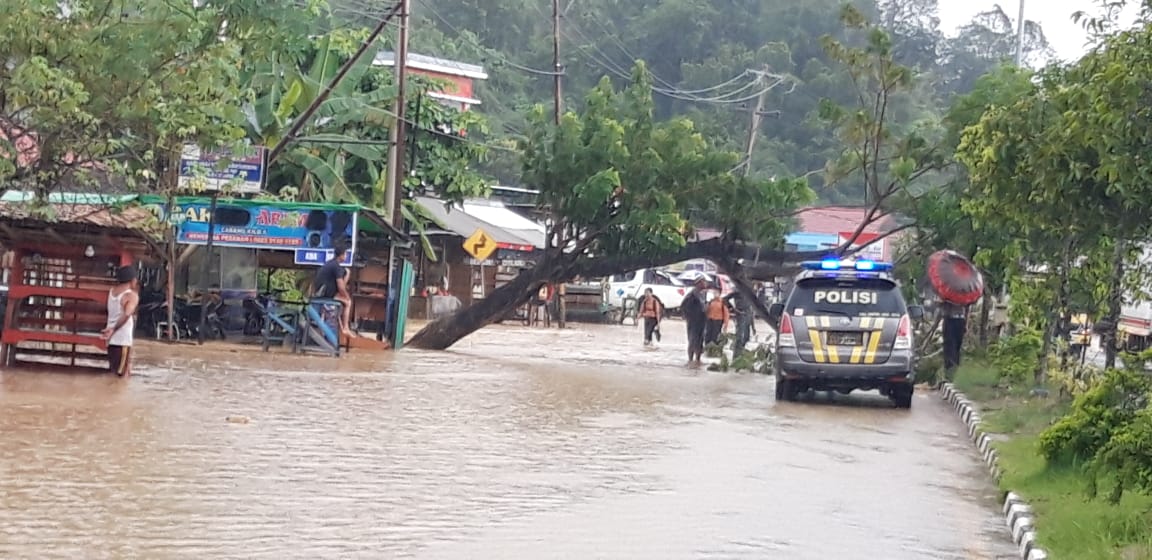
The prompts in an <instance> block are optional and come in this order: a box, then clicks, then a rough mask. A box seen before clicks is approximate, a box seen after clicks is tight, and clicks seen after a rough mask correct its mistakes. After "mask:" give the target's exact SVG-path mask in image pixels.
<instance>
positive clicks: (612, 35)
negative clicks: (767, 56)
mask: <svg viewBox="0 0 1152 560" xmlns="http://www.w3.org/2000/svg"><path fill="white" fill-rule="evenodd" d="M584 16H585V19H588V20H591V21H592V22H593V23H595V24H596V26H597V27H599V28H600V31H602V32H603V33H604V36H606V37H608V38H609V39H610V40H611V41H612V42H613V43H615V44H616V48H617V49H619V50H620V52H622V53H624V56H627V57H628V58H629V60H640V57H638V56H636V55H635V54H634V53H633V52H632V51H631V50H629V49H628V47H627V46H626V45H625V44H624V42H623V41H621V40H620V37H619V32H617V31H616V30H614V29H609V28H608V24H606V23H604V22H603V21H600V19H599V18H597V17H596V16H594V15H592V14H590V13H587V14H584ZM569 25H571V23H569ZM581 35H583V36H584V37H585V38H587V35H585V34H584V33H581ZM649 74H650V75H651V76H652V79H653V80H654V81H656V82H659V83H661V84H663V85H664V87H667V88H669V89H670V90H672V91H676V92H677V93H680V94H682V95H697V94H701V93H708V92H712V91H716V90H719V89H723V88H725V87H727V86H729V85H731V84H734V83H736V82H737V81H739V80H740V79H741V78H743V77H744V76H747V75H748V71H747V70H744V71H743V72H741V73H739V74H738V75H736V77H734V78H732V79H730V80H728V81H726V82H721V83H719V84H716V85H714V86H711V87H706V88H702V89H681V88H679V87H677V86H675V85H673V84H671V83H669V82H668V81H666V80H664V79H663V78H661V77H660V76H657V75H656V73H655V72H649ZM753 83H755V82H753Z"/></svg>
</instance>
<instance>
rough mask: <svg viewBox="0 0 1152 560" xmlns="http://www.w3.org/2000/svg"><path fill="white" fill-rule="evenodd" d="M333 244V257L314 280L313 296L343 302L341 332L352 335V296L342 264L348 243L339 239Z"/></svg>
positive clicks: (346, 271)
mask: <svg viewBox="0 0 1152 560" xmlns="http://www.w3.org/2000/svg"><path fill="white" fill-rule="evenodd" d="M332 245H333V247H332V258H331V259H329V260H328V262H326V263H324V265H323V266H321V267H320V270H318V271H317V272H316V279H315V280H313V281H312V297H317V298H330V299H334V300H336V301H338V302H340V303H341V304H342V305H341V308H342V309H341V313H340V332H341V333H343V334H344V335H345V336H349V337H350V336H352V329H351V327H350V323H351V316H352V296H351V295H349V293H348V270H347V269H346V268H344V266H343V265H342V263H343V262H344V257H345V255H347V254H348V244H347V242H346V241H344V240H343V239H337V240H336V242H335V243H333V244H332Z"/></svg>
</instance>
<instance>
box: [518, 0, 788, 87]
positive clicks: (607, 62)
mask: <svg viewBox="0 0 1152 560" xmlns="http://www.w3.org/2000/svg"><path fill="white" fill-rule="evenodd" d="M537 10H539V8H537ZM566 28H567V29H572V30H573V31H575V32H576V33H577V34H579V35H580V38H581V39H582V40H583V41H582V42H583V43H585V45H584V48H578V49H577V52H578V53H579V54H581V55H582V56H584V57H585V58H586V59H588V60H589V61H591V62H592V63H593V64H595V65H597V66H599V67H601V68H603V69H605V70H607V71H608V72H609V73H611V74H613V75H615V76H617V77H619V78H622V79H626V80H628V79H631V78H632V76H631V74H630V73H629V72H628V71H626V70H624V69H623V68H621V67H620V66H619V65H617V64H615V62H614V61H613V60H612V57H611V56H609V55H608V54H607V53H605V52H604V51H603V50H601V49H600V48H599V47H597V46H596V42H595V41H592V40H591V39H589V37H588V36H587V35H585V34H584V33H583V32H581V31H580V29H579V28H578V27H576V26H573V25H568V26H566ZM569 38H570V39H571V38H572V37H570V36H569ZM589 47H590V48H591V50H594V51H596V53H599V55H600V57H603V58H600V57H597V56H596V55H595V54H593V53H591V52H589V50H588V49H589ZM750 73H753V72H750V71H748V70H745V71H744V72H742V73H741V74H740V76H738V77H736V78H733V79H731V80H728V81H727V82H724V83H723V84H719V85H717V86H712V87H710V88H704V89H702V90H695V91H701V92H706V91H715V90H717V89H720V88H721V87H724V86H725V85H727V84H731V83H734V82H735V81H737V80H739V79H740V78H742V77H744V76H747V75H748V74H750ZM648 74H649V76H652V77H653V79H654V80H659V78H658V77H656V76H655V75H654V74H652V73H651V72H649V73H648ZM776 78H777V79H776V80H775V81H774V82H770V83H768V84H767V85H766V86H765V87H764V88H763V89H761V90H760V91H757V92H755V93H752V94H748V95H745V96H742V97H737V98H733V96H735V95H736V94H738V93H740V92H743V91H746V90H748V89H750V88H752V87H754V86H756V85H758V84H760V83H761V80H760V78H759V77H757V79H755V80H753V81H751V82H750V83H748V84H746V85H745V86H744V87H742V88H739V89H737V90H736V91H731V92H728V93H726V94H722V95H717V96H712V97H699V96H697V95H692V93H693V91H689V90H682V89H679V88H672V89H666V88H661V87H656V86H651V89H652V91H653V92H654V93H657V94H659V95H663V96H665V97H670V98H672V99H679V100H682V101H688V102H692V103H709V104H716V105H735V104H743V103H746V102H748V101H751V100H753V99H756V98H758V97H760V96H761V95H763V94H765V93H767V92H769V91H772V90H773V89H775V88H776V87H778V86H779V85H780V84H782V83H784V82H785V81H787V79H788V78H787V77H786V76H783V75H781V76H776ZM659 81H661V82H664V80H659ZM665 83H667V82H665Z"/></svg>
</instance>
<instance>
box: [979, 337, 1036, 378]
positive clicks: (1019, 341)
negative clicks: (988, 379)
mask: <svg viewBox="0 0 1152 560" xmlns="http://www.w3.org/2000/svg"><path fill="white" fill-rule="evenodd" d="M1042 346H1043V340H1042V339H1041V338H1040V333H1038V332H1036V331H1035V330H1031V329H1022V330H1020V331H1019V332H1017V333H1016V334H1014V335H1012V336H1010V337H1007V338H1002V339H1000V340H997V341H996V343H995V344H993V345H992V347H991V348H990V349H989V350H988V358H989V359H990V360H991V361H992V365H993V367H995V368H996V369H997V370H998V371H1000V374H1001V376H1002V377H1003V378H1004V379H1005V380H1006V381H1008V382H1010V383H1023V382H1025V381H1027V380H1028V379H1030V378H1031V377H1032V374H1033V373H1034V372H1035V371H1036V365H1037V360H1038V359H1039V357H1040V348H1041V347H1042Z"/></svg>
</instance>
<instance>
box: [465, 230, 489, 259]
mask: <svg viewBox="0 0 1152 560" xmlns="http://www.w3.org/2000/svg"><path fill="white" fill-rule="evenodd" d="M464 250H465V251H468V254H469V255H472V258H474V259H476V260H478V261H483V260H487V259H488V257H491V256H492V253H495V252H496V241H495V240H494V239H492V238H491V237H488V234H487V233H484V230H482V229H478V230H476V233H473V234H472V235H471V236H470V237H469V238H468V239H465V240H464Z"/></svg>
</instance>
